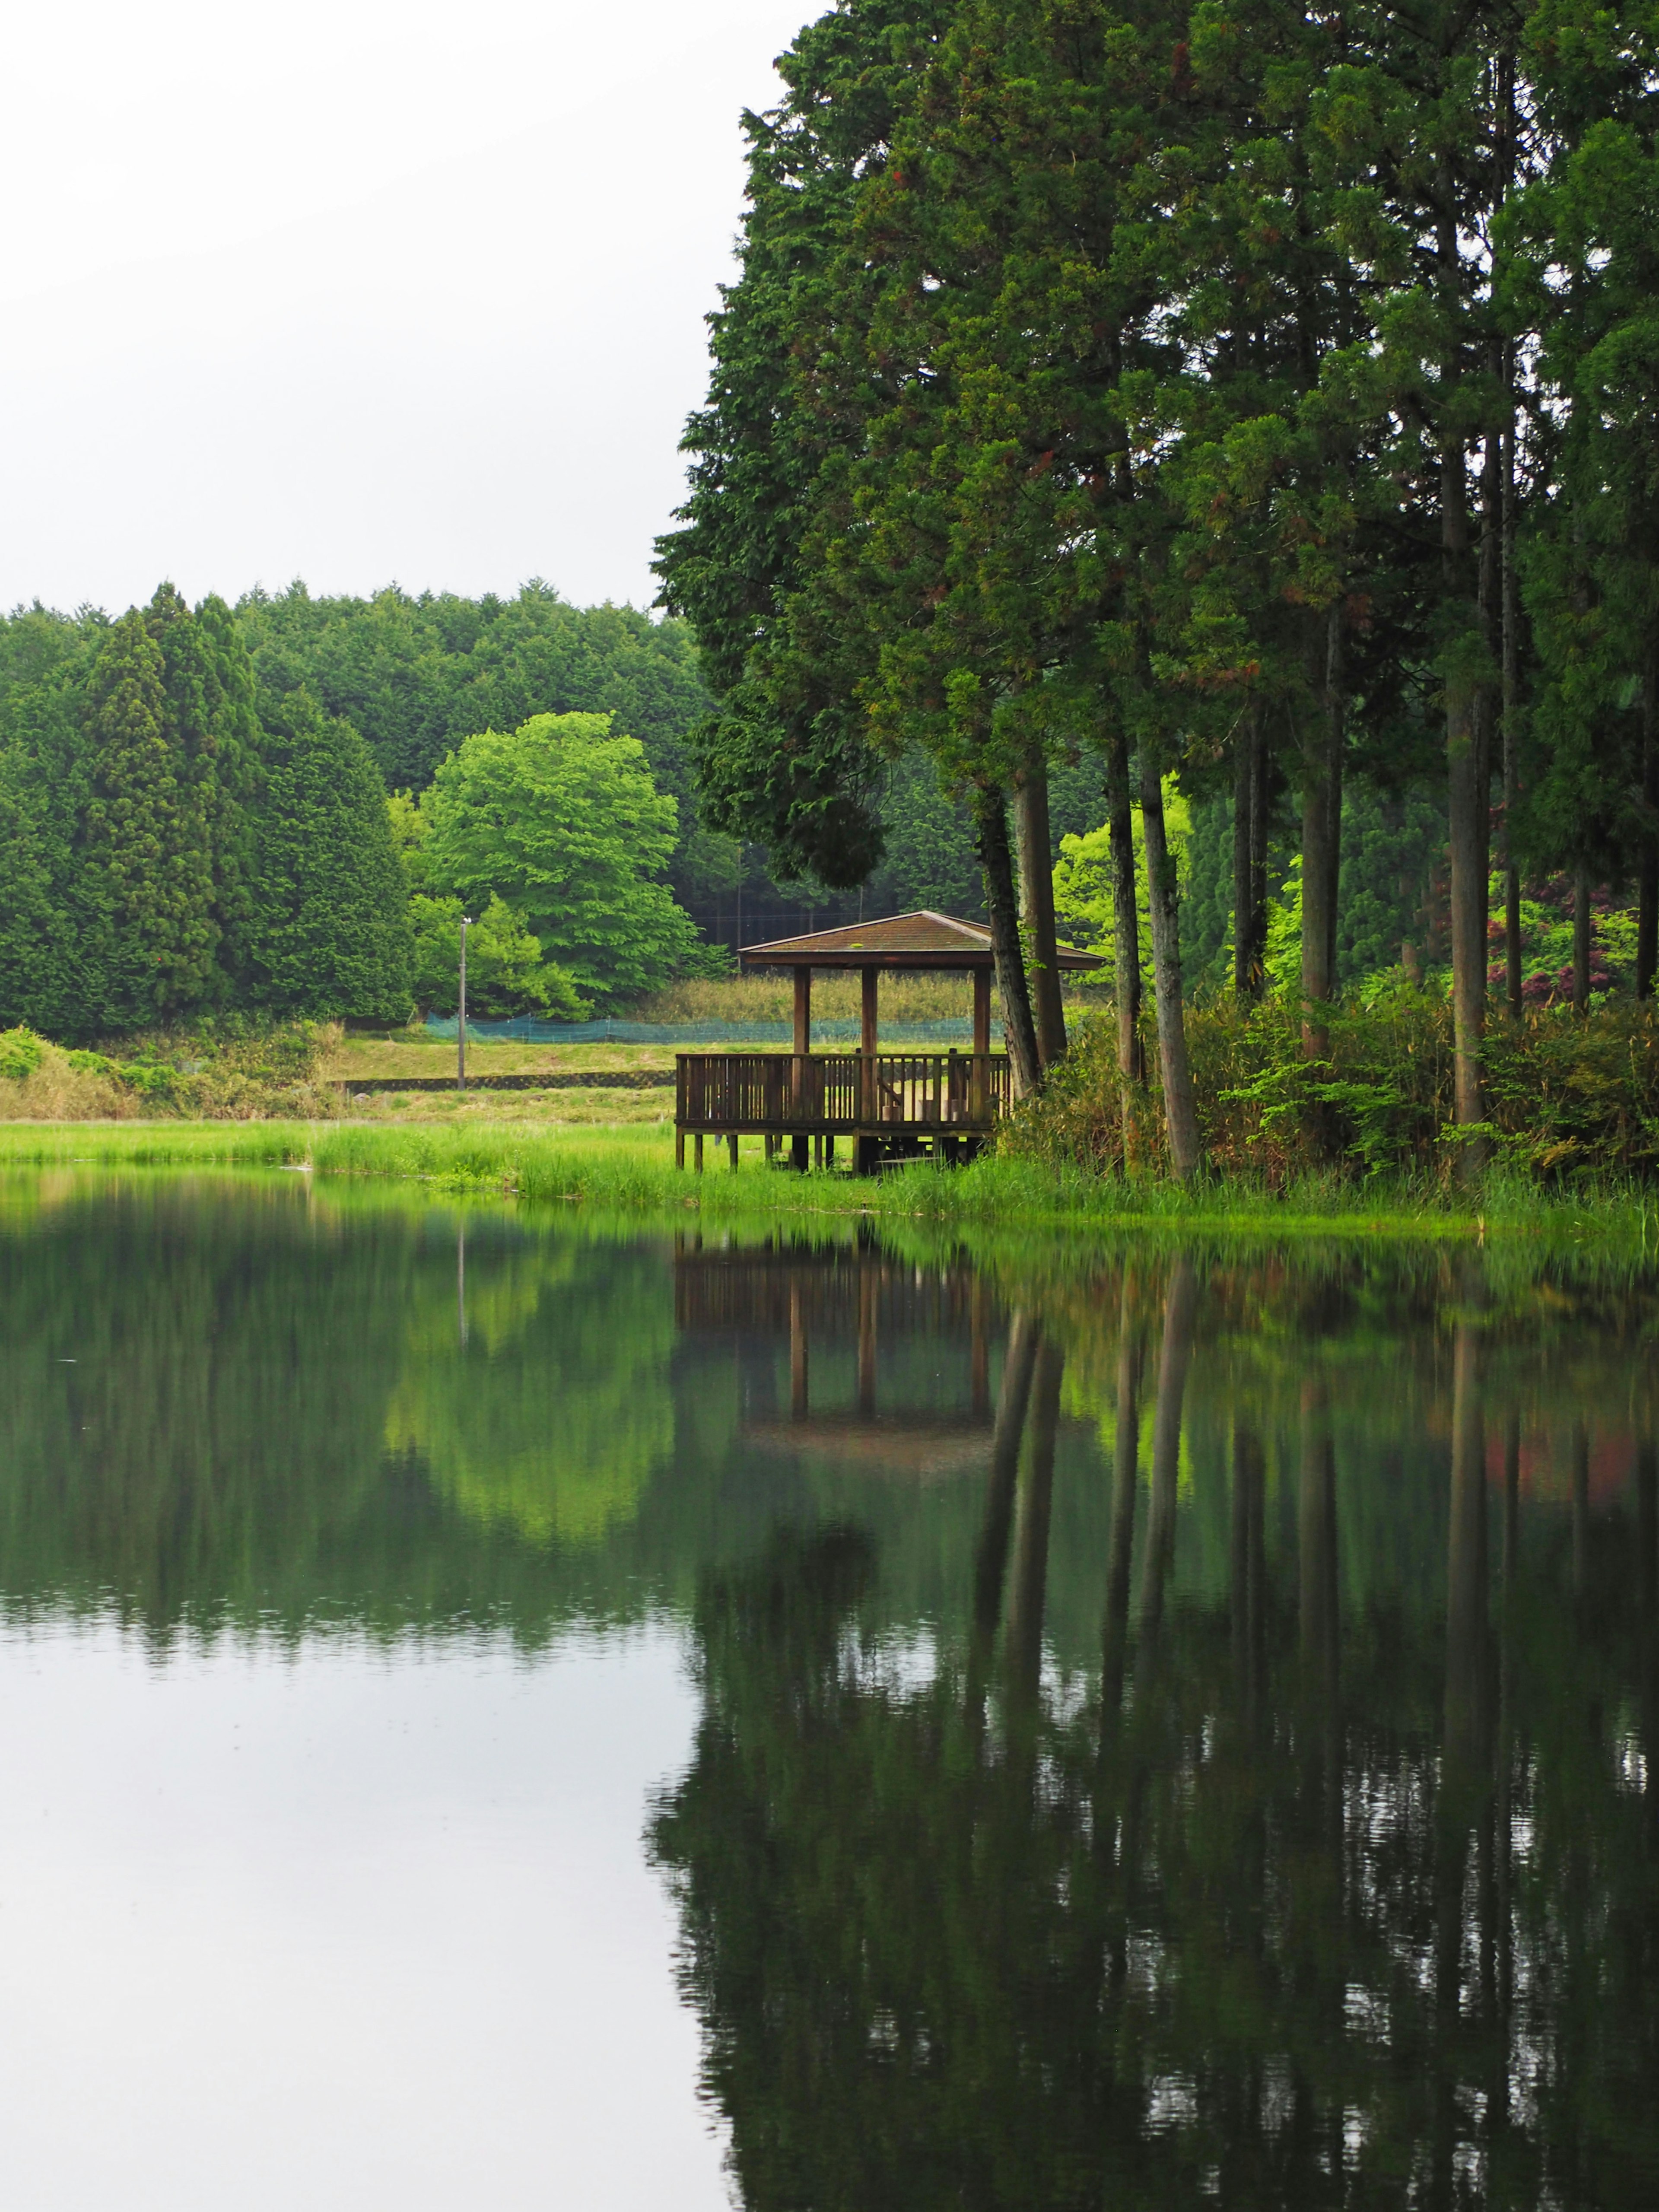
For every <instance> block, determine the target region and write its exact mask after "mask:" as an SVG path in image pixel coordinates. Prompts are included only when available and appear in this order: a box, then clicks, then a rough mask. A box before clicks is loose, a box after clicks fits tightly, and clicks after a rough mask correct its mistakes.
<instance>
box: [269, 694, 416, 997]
mask: <svg viewBox="0 0 1659 2212" xmlns="http://www.w3.org/2000/svg"><path fill="white" fill-rule="evenodd" d="M261 706H262V710H263V711H262V714H261V720H263V722H264V727H265V732H266V737H265V769H264V778H263V787H262V790H261V793H260V797H259V804H258V823H257V829H258V839H257V848H258V870H259V872H258V878H257V879H256V881H255V883H254V884H253V886H252V926H251V929H250V933H249V936H250V945H249V951H250V967H251V975H250V979H249V982H250V993H249V995H250V997H251V999H252V1002H253V1003H254V1004H256V1005H258V1006H262V1007H264V1008H265V1009H266V1010H267V1011H269V1012H272V1013H278V1014H310V1015H320V1016H345V1015H356V1016H359V1017H362V1018H368V1019H376V1020H383V1021H400V1020H402V1019H403V1018H404V1016H405V1015H406V1014H407V1013H408V1012H409V1008H410V933H409V913H408V894H407V891H406V890H405V887H404V876H403V871H402V869H401V868H400V867H399V866H398V855H397V853H396V851H395V849H394V848H393V846H392V831H391V828H390V825H389V824H388V823H387V820H386V787H385V786H384V784H383V783H382V782H381V781H380V771H379V769H377V768H376V767H375V765H374V761H373V759H372V758H371V757H370V755H369V751H368V746H367V745H366V744H364V743H363V741H362V738H360V737H359V736H358V734H357V732H356V731H355V730H354V729H353V728H352V727H351V725H350V724H349V722H342V721H337V720H333V719H332V718H331V717H330V716H328V715H326V714H324V713H323V711H322V709H321V708H319V706H318V704H317V702H316V701H315V700H314V699H313V697H312V696H311V695H310V693H309V692H308V691H306V690H297V691H291V692H289V694H288V695H287V696H286V697H273V696H270V694H266V695H265V696H264V699H263V700H262V702H261Z"/></svg>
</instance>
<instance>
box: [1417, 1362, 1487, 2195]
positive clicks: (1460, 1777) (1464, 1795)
mask: <svg viewBox="0 0 1659 2212" xmlns="http://www.w3.org/2000/svg"><path fill="white" fill-rule="evenodd" d="M1479 1358H1480V1352H1479V1344H1478V1340H1477V1337H1476V1333H1475V1331H1474V1328H1473V1327H1472V1326H1471V1325H1470V1324H1469V1323H1468V1322H1460V1324H1459V1325H1458V1329H1457V1339H1456V1345H1455V1351H1454V1353H1453V1383H1452V1466H1451V1510H1450V1515H1449V1523H1448V1528H1447V1547H1446V1703H1445V1729H1444V1754H1443V1759H1442V1761H1441V1771H1440V1789H1439V1795H1438V1800H1437V1805H1436V1808H1435V1832H1436V1836H1435V1840H1436V1849H1435V2019H1436V2029H1437V2040H1438V2044H1439V2051H1438V2053H1437V2067H1436V2078H1435V2107H1436V2109H1435V2140H1434V2154H1433V2155H1434V2186H1433V2188H1432V2190H1431V2201H1433V2202H1434V2203H1442V2202H1444V2203H1449V2202H1450V2201H1451V2198H1450V2189H1451V2154H1452V2146H1453V2142H1454V2141H1455V2127H1456V2117H1455V2105H1454V2097H1455V2087H1456V2079H1457V2063H1456V2045H1457V2039H1458V2022H1459V2016H1460V2012H1461V1998H1462V1966H1463V1952H1464V1934H1465V1920H1464V1887H1465V1870H1466V1868H1467V1865H1468V1838H1469V1831H1470V1828H1471V1826H1474V1823H1475V1822H1476V1820H1478V1818H1479V1817H1480V1813H1479V1796H1480V1793H1481V1787H1482V1782H1483V1776H1482V1773H1481V1765H1482V1738H1483V1733H1484V1729H1483V1720H1484V1708H1485V1702H1486V1435H1485V1430H1484V1426H1483V1424H1482V1419H1481V1410H1480V1367H1479Z"/></svg>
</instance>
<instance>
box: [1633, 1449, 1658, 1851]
mask: <svg viewBox="0 0 1659 2212" xmlns="http://www.w3.org/2000/svg"><path fill="white" fill-rule="evenodd" d="M1636 1589H1637V1596H1638V1601H1639V1606H1640V1615H1641V1643H1640V1650H1641V1655H1642V1657H1641V1666H1642V1738H1643V1742H1642V1750H1643V1753H1644V1757H1645V1758H1646V1760H1647V1767H1648V1786H1647V1789H1646V1791H1645V1792H1644V1797H1643V1804H1642V1810H1643V1813H1644V1816H1645V1819H1646V1823H1647V1831H1648V1848H1649V1850H1652V1849H1653V1846H1654V1844H1655V1842H1656V1840H1659V1620H1656V1619H1655V1608H1656V1607H1659V1454H1656V1452H1655V1450H1654V1445H1653V1439H1652V1438H1651V1437H1649V1438H1648V1439H1647V1441H1646V1442H1645V1443H1641V1444H1638V1446H1637V1449H1636Z"/></svg>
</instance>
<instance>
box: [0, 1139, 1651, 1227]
mask: <svg viewBox="0 0 1659 2212" xmlns="http://www.w3.org/2000/svg"><path fill="white" fill-rule="evenodd" d="M709 1151H710V1158H711V1162H712V1164H711V1165H710V1167H709V1169H708V1172H707V1173H706V1174H704V1175H702V1176H694V1175H692V1174H690V1173H689V1172H688V1173H686V1174H680V1173H678V1172H677V1170H676V1169H675V1167H674V1164H673V1141H672V1136H671V1132H669V1131H667V1130H665V1129H661V1128H643V1129H642V1128H581V1129H567V1130H550V1129H547V1128H536V1127H526V1126H525V1125H522V1124H520V1125H493V1126H492V1125H489V1124H483V1125H473V1126H471V1127H444V1126H442V1125H441V1124H421V1125H417V1126H415V1127H391V1126H384V1125H380V1126H369V1125H365V1124H362V1123H357V1124H351V1123H340V1122H321V1121H319V1122H312V1123H309V1124H307V1123H303V1122H286V1123H284V1122H276V1121H258V1122H242V1123H225V1122H179V1121H169V1122H150V1123H142V1122H141V1123H135V1122H122V1123H103V1124H96V1123H91V1124H89V1123H87V1122H75V1123H70V1124H64V1125H58V1126H52V1125H48V1124H27V1123H16V1124H11V1125H0V1168H3V1167H64V1166H67V1165H70V1164H74V1163H85V1164H89V1165H99V1166H106V1167H219V1166H223V1167H264V1168H281V1167H289V1168H293V1167H300V1166H303V1167H307V1168H309V1169H310V1170H312V1171H313V1172H314V1173H315V1174H317V1175H318V1176H362V1177H374V1178H388V1179H392V1180H399V1181H416V1182H425V1183H428V1184H436V1185H439V1186H441V1187H442V1188H446V1189H451V1190H464V1189H473V1190H478V1191H487V1190H494V1191H497V1192H501V1193H504V1194H510V1195H512V1196H514V1197H518V1198H524V1199H532V1200H544V1201H549V1202H558V1203H566V1202H573V1201H580V1202H582V1203H584V1204H585V1205H586V1206H591V1207H592V1208H593V1209H595V1210H599V1211H607V1210H616V1211H618V1212H623V1213H627V1214H630V1215H634V1216H637V1215H638V1214H640V1213H641V1212H656V1213H659V1214H663V1213H669V1214H672V1215H675V1216H678V1217H679V1218H684V1213H685V1212H686V1211H687V1210H689V1209H695V1210H696V1212H698V1213H699V1214H701V1215H702V1217H703V1218H705V1219H713V1220H717V1221H721V1222H726V1221H730V1222H732V1223H737V1222H738V1221H741V1220H744V1219H747V1220H750V1221H753V1222H756V1223H765V1222H767V1221H769V1220H776V1219H783V1218H792V1217H793V1218H795V1219H796V1220H799V1221H803V1222H805V1221H811V1220H814V1219H816V1220H817V1221H819V1222H823V1220H824V1219H825V1218H826V1217H829V1218H841V1219H842V1220H850V1219H851V1218H854V1217H856V1216H864V1217H866V1218H867V1217H874V1218H878V1219H882V1220H885V1221H890V1222H892V1223H894V1224H895V1225H896V1224H900V1223H911V1224H915V1223H922V1222H925V1223H927V1224H929V1225H932V1226H933V1228H934V1229H935V1230H936V1231H954V1232H957V1233H962V1234H967V1233H971V1232H984V1233H986V1234H988V1235H993V1236H999V1235H1000V1236H1005V1237H1006V1235H1008V1234H1010V1233H1014V1234H1018V1235H1024V1234H1025V1233H1028V1232H1030V1231H1034V1230H1037V1229H1042V1230H1045V1231H1048V1230H1072V1231H1093V1232H1096V1233H1110V1232H1114V1231H1138V1232H1144V1231H1167V1232H1175V1233H1182V1232H1186V1233H1193V1234H1198V1235H1201V1236H1203V1237H1210V1238H1215V1237H1222V1238H1230V1239H1231V1238H1238V1237H1242V1238H1245V1239H1248V1240H1252V1241H1255V1240H1260V1239H1262V1238H1267V1239H1272V1238H1275V1237H1293V1238H1297V1239H1298V1240H1299V1239H1302V1238H1305V1237H1434V1238H1443V1237H1479V1238H1482V1239H1485V1238H1497V1237H1504V1238H1505V1239H1508V1238H1511V1237H1525V1238H1526V1239H1528V1241H1531V1242H1534V1243H1544V1244H1548V1245H1550V1246H1552V1247H1558V1248H1571V1247H1572V1246H1575V1245H1579V1244H1595V1245H1598V1246H1605V1245H1607V1244H1610V1243H1617V1244H1619V1245H1620V1246H1626V1245H1628V1246H1630V1247H1632V1248H1633V1249H1636V1250H1638V1251H1639V1252H1641V1253H1643V1254H1648V1253H1651V1254H1652V1255H1654V1256H1655V1257H1656V1258H1659V1199H1656V1198H1655V1196H1654V1195H1653V1194H1650V1193H1647V1192H1644V1190H1643V1189H1642V1188H1639V1187H1637V1186H1630V1187H1626V1188H1608V1189H1607V1190H1606V1191H1603V1192H1601V1193H1600V1194H1595V1193H1592V1192H1590V1191H1588V1190H1586V1189H1584V1188H1578V1189H1577V1190H1575V1191H1574V1192H1573V1193H1572V1194H1571V1195H1570V1196H1563V1197H1559V1198H1555V1197H1550V1196H1547V1195H1541V1194H1538V1193H1537V1192H1536V1191H1535V1190H1532V1189H1528V1188H1524V1187H1522V1186H1518V1185H1517V1186H1508V1187H1506V1186H1505V1185H1504V1184H1503V1183H1501V1182H1493V1183H1492V1184H1491V1185H1489V1187H1488V1189H1487V1192H1486V1195H1485V1196H1484V1197H1483V1198H1482V1199H1480V1200H1477V1201H1476V1202H1475V1203H1474V1204H1473V1205H1472V1204H1471V1203H1470V1202H1469V1200H1468V1199H1467V1198H1465V1197H1463V1196H1462V1195H1461V1194H1444V1193H1443V1192H1440V1191H1437V1190H1435V1189H1432V1188H1398V1189H1396V1190H1395V1191H1393V1192H1392V1193H1389V1192H1387V1191H1383V1192H1379V1191H1378V1189H1377V1187H1376V1183H1375V1182H1373V1183H1371V1184H1369V1185H1367V1186H1366V1187H1365V1188H1364V1191H1363V1192H1361V1191H1357V1190H1356V1189H1355V1188H1353V1187H1352V1185H1349V1184H1344V1183H1343V1182H1340V1181H1339V1180H1338V1179H1336V1178H1334V1177H1330V1178H1318V1179H1314V1178H1310V1179H1309V1180H1306V1181H1304V1182H1301V1183H1298V1184H1295V1185H1293V1186H1291V1188H1289V1189H1287V1190H1285V1191H1284V1192H1281V1193H1278V1194H1273V1193H1269V1192H1267V1191H1266V1190H1261V1189H1253V1188H1248V1187H1245V1186H1242V1185H1240V1184H1238V1183H1236V1182H1235V1183H1228V1184H1222V1185H1216V1186H1212V1187H1210V1188H1204V1189H1200V1190H1197V1191H1182V1190H1180V1189H1178V1188H1176V1187H1175V1186H1173V1185H1170V1184H1168V1183H1152V1182H1146V1183H1124V1182H1121V1181H1119V1180H1117V1179H1115V1178H1113V1177H1109V1176H1093V1175H1091V1174H1088V1173H1087V1172H1085V1171H1084V1170H1079V1169H1075V1168H1052V1167H1048V1166H1045V1165H1043V1164H1039V1163H1037V1162H1034V1161H1029V1160H1018V1159H1006V1160H998V1159H987V1160H984V1161H981V1162H980V1163H978V1164H976V1165H975V1166H974V1167H971V1168H968V1169H963V1170H957V1172H954V1173H947V1172H944V1171H941V1170H935V1169H933V1168H932V1167H930V1166H927V1165H925V1164H924V1165H919V1166H916V1167H914V1168H910V1169H907V1170H904V1171H902V1173H896V1174H891V1175H885V1176H881V1177H879V1178H878V1179H876V1180H873V1181H867V1182H854V1180H853V1179H852V1178H851V1177H850V1176H845V1175H840V1174H836V1175H812V1176H804V1177H803V1176H793V1175H789V1174H787V1173H783V1172H781V1171H773V1172H769V1171H768V1170H766V1169H765V1167H764V1166H763V1160H762V1154H761V1146H760V1141H759V1139H745V1141H744V1147H743V1152H742V1161H743V1166H742V1171H741V1172H740V1173H739V1174H737V1175H735V1176H734V1175H732V1173H731V1172H730V1170H729V1169H728V1168H727V1167H726V1165H725V1164H724V1163H725V1158H726V1155H725V1152H724V1148H723V1147H718V1146H710V1148H709Z"/></svg>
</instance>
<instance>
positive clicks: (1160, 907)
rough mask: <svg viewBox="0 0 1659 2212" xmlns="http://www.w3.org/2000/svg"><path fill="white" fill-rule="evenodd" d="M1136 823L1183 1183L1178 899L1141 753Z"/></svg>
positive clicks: (1189, 1075)
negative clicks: (1141, 840)
mask: <svg viewBox="0 0 1659 2212" xmlns="http://www.w3.org/2000/svg"><path fill="white" fill-rule="evenodd" d="M1140 823H1141V831H1142V834H1143V835H1144V836H1145V837H1146V881H1147V890H1148V894H1149V897H1150V901H1151V905H1152V987H1153V992H1154V994H1155V998H1156V1002H1157V1006H1158V1066H1159V1072H1160V1073H1161V1074H1162V1076H1163V1079H1164V1127H1165V1129H1166V1131H1167V1133H1168V1136H1169V1143H1170V1168H1171V1170H1173V1172H1174V1174H1175V1177H1176V1182H1188V1181H1189V1180H1190V1178H1191V1177H1192V1176H1194V1175H1195V1174H1196V1173H1197V1171H1198V1169H1199V1167H1200V1164H1201V1157H1200V1152H1199V1145H1198V1109H1197V1107H1196V1104H1195V1103H1194V1097H1193V1071H1192V1064H1191V1062H1190V1060H1188V1057H1187V1024H1186V1019H1185V1017H1184V1014H1183V1012H1182V1003H1181V900H1180V892H1179V889H1178V886H1177V885H1176V872H1175V861H1174V860H1173V858H1172V857H1171V854H1170V848H1169V841H1168V839H1167V838H1166V837H1165V836H1164V786H1163V784H1162V782H1161V781H1159V778H1158V770H1157V769H1156V768H1155V767H1154V766H1153V765H1152V761H1151V759H1150V757H1148V756H1147V755H1146V754H1145V753H1143V755H1142V757H1141V763H1140Z"/></svg>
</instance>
